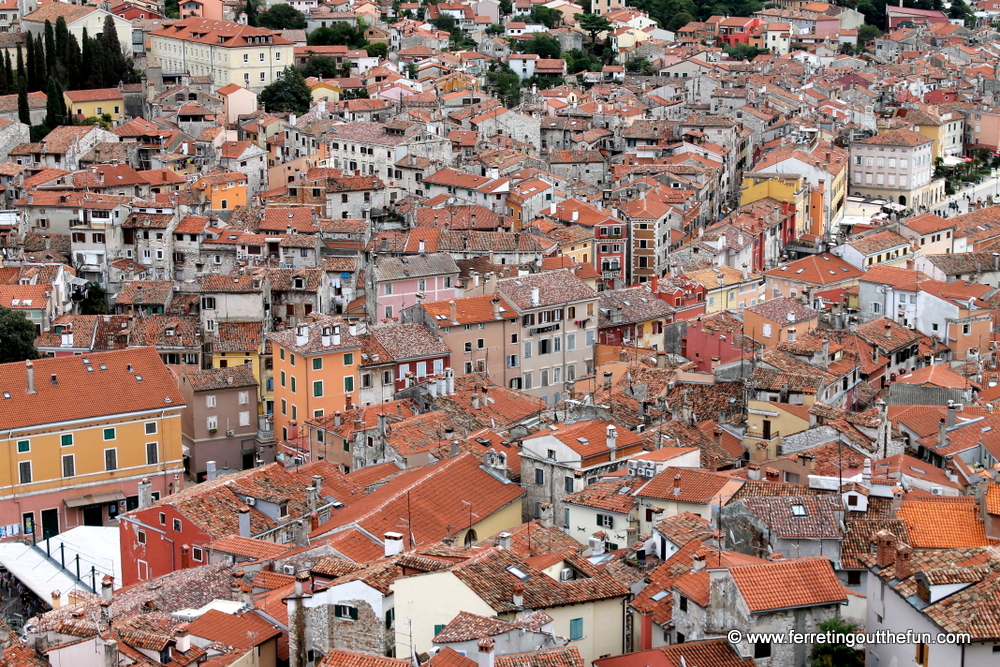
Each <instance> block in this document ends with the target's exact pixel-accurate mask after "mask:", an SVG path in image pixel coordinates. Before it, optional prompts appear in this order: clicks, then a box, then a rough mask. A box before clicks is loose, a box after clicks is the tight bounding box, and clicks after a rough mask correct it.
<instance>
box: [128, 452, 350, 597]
mask: <svg viewBox="0 0 1000 667" xmlns="http://www.w3.org/2000/svg"><path fill="white" fill-rule="evenodd" d="M314 465H318V464H314ZM305 468H308V466H306V467H304V468H299V470H298V471H297V473H296V474H293V473H292V472H290V471H288V470H286V469H285V468H284V466H282V465H281V464H280V463H272V464H270V465H266V466H261V467H260V468H253V469H250V470H244V471H241V472H237V473H232V474H229V475H223V476H220V477H217V478H215V479H213V480H210V481H207V482H205V483H203V484H198V485H196V486H192V487H188V488H187V489H184V490H183V491H180V492H179V493H175V494H173V495H171V496H167V497H166V498H164V499H162V500H160V501H159V502H157V503H155V504H153V505H150V506H149V507H145V508H139V509H136V510H133V511H131V512H128V513H126V514H122V515H120V516H119V522H118V530H119V534H120V536H121V554H122V570H123V571H122V583H123V585H124V586H128V585H130V584H134V583H136V582H139V581H146V580H149V579H153V578H155V577H159V576H161V575H164V574H166V573H168V572H173V571H174V570H179V569H182V568H186V567H197V566H199V565H204V564H205V563H207V562H208V557H207V553H208V552H207V549H206V546H207V545H208V544H209V543H211V542H213V541H215V540H217V539H220V538H223V537H229V536H231V535H242V536H244V537H258V538H260V539H264V540H267V541H270V542H278V543H287V542H292V541H294V540H295V538H296V536H295V534H294V532H295V531H294V526H295V524H296V522H297V521H298V520H299V519H301V518H306V519H307V522H306V525H305V527H306V528H307V529H308V528H309V527H310V526H311V523H310V522H309V518H310V515H312V514H314V513H315V514H316V519H317V522H319V523H321V522H322V521H325V520H326V518H328V517H329V513H330V509H331V507H332V502H333V501H332V499H331V497H332V498H336V500H337V501H339V502H344V501H346V500H347V499H348V498H347V497H346V495H345V494H349V493H350V490H349V487H350V485H348V484H338V483H339V482H340V480H339V479H330V477H331V470H329V469H328V468H329V466H327V467H325V468H323V474H324V475H325V477H320V478H319V479H318V480H316V479H315V478H309V477H308V471H307V470H305ZM210 474H214V471H211V472H210ZM303 477H305V479H304V478H303ZM310 479H311V480H312V483H315V481H319V484H320V490H319V491H318V492H316V491H312V490H310V489H312V486H311V484H310V482H309V481H306V480H310ZM335 485H336V486H335ZM337 496H344V497H340V498H338V497H337ZM317 525H318V523H317Z"/></svg>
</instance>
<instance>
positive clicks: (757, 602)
mask: <svg viewBox="0 0 1000 667" xmlns="http://www.w3.org/2000/svg"><path fill="white" fill-rule="evenodd" d="M729 572H730V574H731V575H732V577H733V581H734V582H735V583H736V587H737V588H738V589H739V591H740V595H741V596H742V597H743V600H744V602H745V603H746V605H747V607H748V608H749V609H750V613H754V612H766V611H772V610H776V609H787V608H794V607H805V606H812V605H827V604H838V605H839V604H843V603H845V602H847V593H846V591H845V589H844V587H843V586H842V585H841V583H840V580H839V579H837V575H836V574H834V572H833V568H832V567H831V566H830V561H829V560H828V559H826V558H800V559H795V560H784V561H773V562H768V563H763V564H760V565H744V566H740V567H733V568H730V569H729Z"/></svg>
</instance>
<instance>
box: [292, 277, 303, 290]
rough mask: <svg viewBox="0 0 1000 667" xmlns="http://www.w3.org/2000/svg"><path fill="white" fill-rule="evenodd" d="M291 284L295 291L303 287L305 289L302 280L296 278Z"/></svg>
mask: <svg viewBox="0 0 1000 667" xmlns="http://www.w3.org/2000/svg"><path fill="white" fill-rule="evenodd" d="M293 284H294V285H295V289H302V288H303V287H305V281H304V280H302V278H296V279H295V280H294V281H293Z"/></svg>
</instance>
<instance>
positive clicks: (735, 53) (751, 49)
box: [722, 44, 767, 60]
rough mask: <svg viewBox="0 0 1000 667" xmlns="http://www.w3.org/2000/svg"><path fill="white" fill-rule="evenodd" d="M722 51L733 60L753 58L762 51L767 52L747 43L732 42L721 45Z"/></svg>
mask: <svg viewBox="0 0 1000 667" xmlns="http://www.w3.org/2000/svg"><path fill="white" fill-rule="evenodd" d="M722 50H723V51H725V52H726V54H727V55H728V56H729V57H730V58H732V59H733V60H753V59H754V58H756V57H757V56H759V55H760V54H762V53H767V50H765V49H758V48H757V47H755V46H750V45H749V44H733V45H732V46H726V47H723V49H722Z"/></svg>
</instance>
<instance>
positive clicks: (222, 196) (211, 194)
mask: <svg viewBox="0 0 1000 667" xmlns="http://www.w3.org/2000/svg"><path fill="white" fill-rule="evenodd" d="M191 187H192V188H193V189H195V190H199V191H201V193H202V194H203V195H204V197H205V200H206V201H208V202H209V203H210V205H211V208H212V209H213V210H216V211H224V210H226V209H229V208H236V207H237V206H244V205H245V204H246V203H247V177H246V176H245V175H244V174H241V173H239V172H236V171H229V172H226V173H223V174H207V175H205V176H202V177H201V178H199V179H198V180H197V181H195V182H194V184H193V185H192V186H191Z"/></svg>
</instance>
